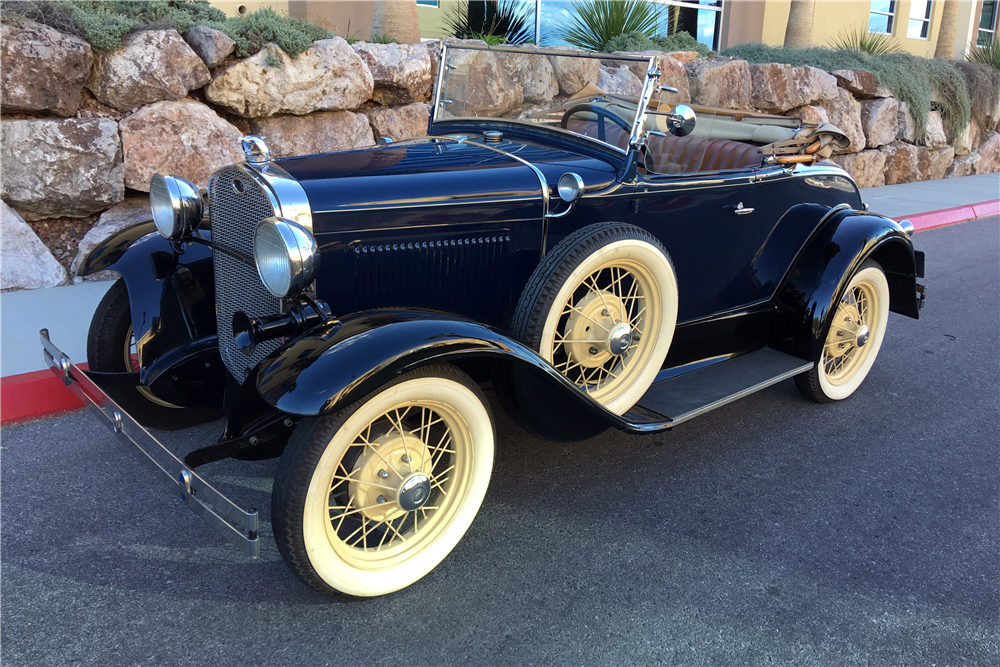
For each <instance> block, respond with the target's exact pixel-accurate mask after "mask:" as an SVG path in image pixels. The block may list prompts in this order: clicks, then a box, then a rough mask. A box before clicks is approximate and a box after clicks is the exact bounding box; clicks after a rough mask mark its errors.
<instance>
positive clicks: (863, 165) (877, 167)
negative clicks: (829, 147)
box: [832, 150, 885, 188]
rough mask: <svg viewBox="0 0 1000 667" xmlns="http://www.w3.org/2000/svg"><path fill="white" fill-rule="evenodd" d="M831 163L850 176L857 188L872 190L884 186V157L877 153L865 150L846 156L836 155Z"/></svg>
mask: <svg viewBox="0 0 1000 667" xmlns="http://www.w3.org/2000/svg"><path fill="white" fill-rule="evenodd" d="M832 159H833V161H834V162H836V163H837V164H839V165H840V166H841V167H843V168H844V169H845V170H846V171H847V173H849V174H850V175H851V177H852V178H853V179H854V181H855V183H857V184H858V187H859V188H873V187H877V186H879V185H885V174H884V173H883V171H884V169H885V155H884V154H883V153H881V152H879V151H874V150H866V151H861V152H860V153H850V154H848V155H836V156H834V157H833V158H832Z"/></svg>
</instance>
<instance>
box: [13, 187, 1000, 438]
mask: <svg viewBox="0 0 1000 667" xmlns="http://www.w3.org/2000/svg"><path fill="white" fill-rule="evenodd" d="M991 215H1000V199H992V200H989V201H984V202H979V203H978V204H966V205H964V206H956V207H954V208H946V209H941V210H938V211H928V212H926V213H916V214H914V215H904V216H899V217H897V218H896V219H897V220H903V219H906V220H909V221H910V222H912V223H913V227H914V229H915V230H916V231H918V232H922V231H926V230H928V229H935V228H937V227H944V226H945V225H954V224H958V223H960V222H968V221H970V220H976V219H978V218H985V217H988V216H991ZM80 368H82V369H84V370H86V368H87V364H80ZM83 409H84V406H83V404H82V403H80V401H79V400H77V398H76V396H74V395H73V394H71V393H70V392H69V391H67V390H66V388H65V387H64V386H63V383H62V381H61V380H59V378H57V377H56V376H55V374H53V373H52V371H51V370H41V371H34V372H31V373H22V374H20V375H12V376H9V377H5V378H2V379H0V425H2V426H17V425H19V424H27V423H30V422H33V421H38V420H41V419H51V418H53V417H61V416H63V415H65V414H70V413H73V412H79V411H81V410H83Z"/></svg>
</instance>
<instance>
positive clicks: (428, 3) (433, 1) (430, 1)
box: [417, 0, 441, 8]
mask: <svg viewBox="0 0 1000 667" xmlns="http://www.w3.org/2000/svg"><path fill="white" fill-rule="evenodd" d="M417 4H418V5H420V6H421V7H435V8H436V7H439V6H440V5H441V3H440V2H439V1H438V0H417Z"/></svg>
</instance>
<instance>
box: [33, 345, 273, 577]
mask: <svg viewBox="0 0 1000 667" xmlns="http://www.w3.org/2000/svg"><path fill="white" fill-rule="evenodd" d="M39 336H40V338H41V341H42V348H43V355H44V358H45V363H46V364H47V365H48V366H49V367H50V368H51V369H52V372H53V373H54V374H55V376H56V377H58V378H59V379H60V380H62V382H63V384H65V385H66V387H67V388H68V389H69V390H70V391H72V392H73V394H74V395H75V396H76V397H77V398H79V399H80V400H81V401H82V402H83V404H84V406H86V407H88V408H89V409H90V410H92V411H94V412H95V413H97V414H99V415H100V416H101V417H102V421H104V422H105V423H106V424H107V426H108V427H109V428H111V430H112V431H114V433H115V434H116V435H117V436H118V439H119V440H121V441H122V442H124V443H126V444H129V445H133V446H134V447H135V449H132V448H131V447H130V448H129V449H131V450H132V451H133V452H135V453H136V455H137V456H138V458H139V459H140V460H141V461H144V462H145V463H146V464H147V465H148V466H149V467H151V468H152V469H153V470H156V471H159V472H160V473H161V475H159V477H160V480H161V481H162V482H164V483H165V484H166V485H167V486H168V487H170V488H171V489H172V490H174V491H175V492H177V493H178V495H179V496H180V499H181V501H182V502H183V503H184V504H185V505H187V506H188V507H190V508H191V511H193V512H194V513H195V514H197V515H198V516H200V517H201V518H202V519H204V520H205V521H206V523H208V525H209V526H211V527H212V528H213V529H215V531H216V532H218V533H219V534H220V535H222V536H224V537H226V538H228V539H229V540H231V541H233V542H235V543H236V544H237V545H238V546H239V547H240V548H241V549H242V551H243V552H244V553H245V554H246V555H247V556H250V557H251V558H257V556H259V555H260V539H259V537H258V536H257V533H258V530H259V525H260V522H259V521H258V518H257V510H254V509H251V510H248V511H247V510H243V509H242V508H240V507H239V506H237V505H236V504H235V503H233V501H231V500H229V498H227V497H226V496H224V495H222V494H221V493H220V492H219V491H217V490H216V489H214V488H212V486H211V485H209V483H208V482H206V481H205V480H204V479H202V478H201V477H200V476H198V474H197V473H195V472H194V471H193V470H191V469H190V468H189V467H187V466H186V465H184V463H183V462H182V461H181V460H180V459H178V458H177V457H176V456H174V455H173V454H172V453H171V452H170V450H168V449H167V448H166V447H164V446H163V445H162V444H160V442H159V441H158V440H157V439H156V438H154V437H153V436H152V435H151V434H150V433H149V431H147V430H146V429H144V428H143V427H142V426H140V425H139V424H138V422H136V421H135V420H134V419H132V417H130V416H129V415H128V413H126V412H125V411H124V410H122V409H121V408H120V407H118V405H117V404H115V402H114V401H112V400H111V399H110V398H108V396H107V395H106V394H105V393H104V392H103V391H101V389H100V388H99V387H98V386H97V385H96V384H94V383H93V382H92V381H91V380H90V378H88V377H87V375H86V374H85V373H84V372H83V371H81V370H80V368H79V367H77V365H76V364H74V363H73V362H72V361H71V360H70V358H69V357H67V356H66V355H65V354H64V353H63V352H62V351H60V350H59V348H57V347H56V346H55V345H53V344H52V341H50V340H49V331H48V329H42V330H41V331H40V332H39Z"/></svg>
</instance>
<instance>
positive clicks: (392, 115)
mask: <svg viewBox="0 0 1000 667" xmlns="http://www.w3.org/2000/svg"><path fill="white" fill-rule="evenodd" d="M361 112H362V113H363V114H364V115H365V116H367V117H368V122H369V123H370V124H371V128H372V130H373V132H374V134H375V139H376V140H378V139H381V138H382V137H390V138H391V139H392V140H393V141H401V140H403V139H411V138H413V137H422V136H424V135H425V134H427V119H428V117H429V116H430V112H431V108H430V106H429V105H427V104H422V103H420V102H416V103H414V104H407V105H406V106H402V107H394V108H388V107H375V108H373V109H362V110H361Z"/></svg>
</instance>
